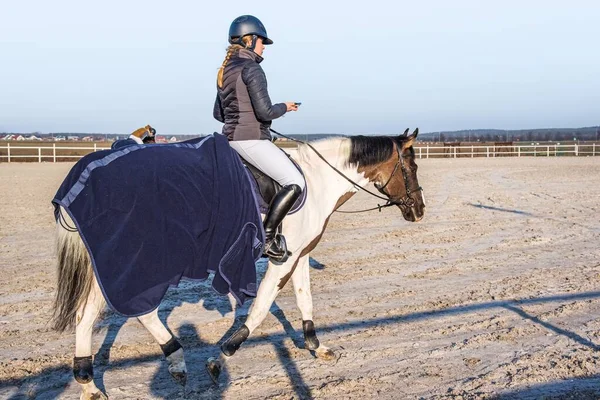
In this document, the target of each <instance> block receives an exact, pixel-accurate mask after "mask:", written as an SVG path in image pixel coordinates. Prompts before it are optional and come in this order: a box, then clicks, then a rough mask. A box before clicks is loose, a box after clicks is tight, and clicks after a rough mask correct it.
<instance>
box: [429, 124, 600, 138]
mask: <svg viewBox="0 0 600 400" xmlns="http://www.w3.org/2000/svg"><path fill="white" fill-rule="evenodd" d="M419 139H420V140H421V141H426V142H477V141H479V142H550V141H552V142H561V141H563V142H565V141H569V140H571V141H572V140H595V141H598V140H600V126H592V127H586V128H550V129H520V130H500V129H472V130H463V131H441V132H429V133H424V134H421V135H419Z"/></svg>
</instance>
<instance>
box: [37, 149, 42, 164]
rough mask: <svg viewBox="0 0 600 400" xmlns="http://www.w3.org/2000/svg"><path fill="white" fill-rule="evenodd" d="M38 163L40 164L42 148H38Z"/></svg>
mask: <svg viewBox="0 0 600 400" xmlns="http://www.w3.org/2000/svg"><path fill="white" fill-rule="evenodd" d="M38 162H42V148H41V147H38Z"/></svg>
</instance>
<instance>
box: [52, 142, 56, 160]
mask: <svg viewBox="0 0 600 400" xmlns="http://www.w3.org/2000/svg"><path fill="white" fill-rule="evenodd" d="M52 162H56V143H52Z"/></svg>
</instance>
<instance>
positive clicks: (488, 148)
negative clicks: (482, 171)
mask: <svg viewBox="0 0 600 400" xmlns="http://www.w3.org/2000/svg"><path fill="white" fill-rule="evenodd" d="M485 154H486V157H487V158H490V146H485Z"/></svg>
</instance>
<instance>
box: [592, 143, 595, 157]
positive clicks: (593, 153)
mask: <svg viewBox="0 0 600 400" xmlns="http://www.w3.org/2000/svg"><path fill="white" fill-rule="evenodd" d="M592 155H593V156H595V155H596V143H593V144H592Z"/></svg>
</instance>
